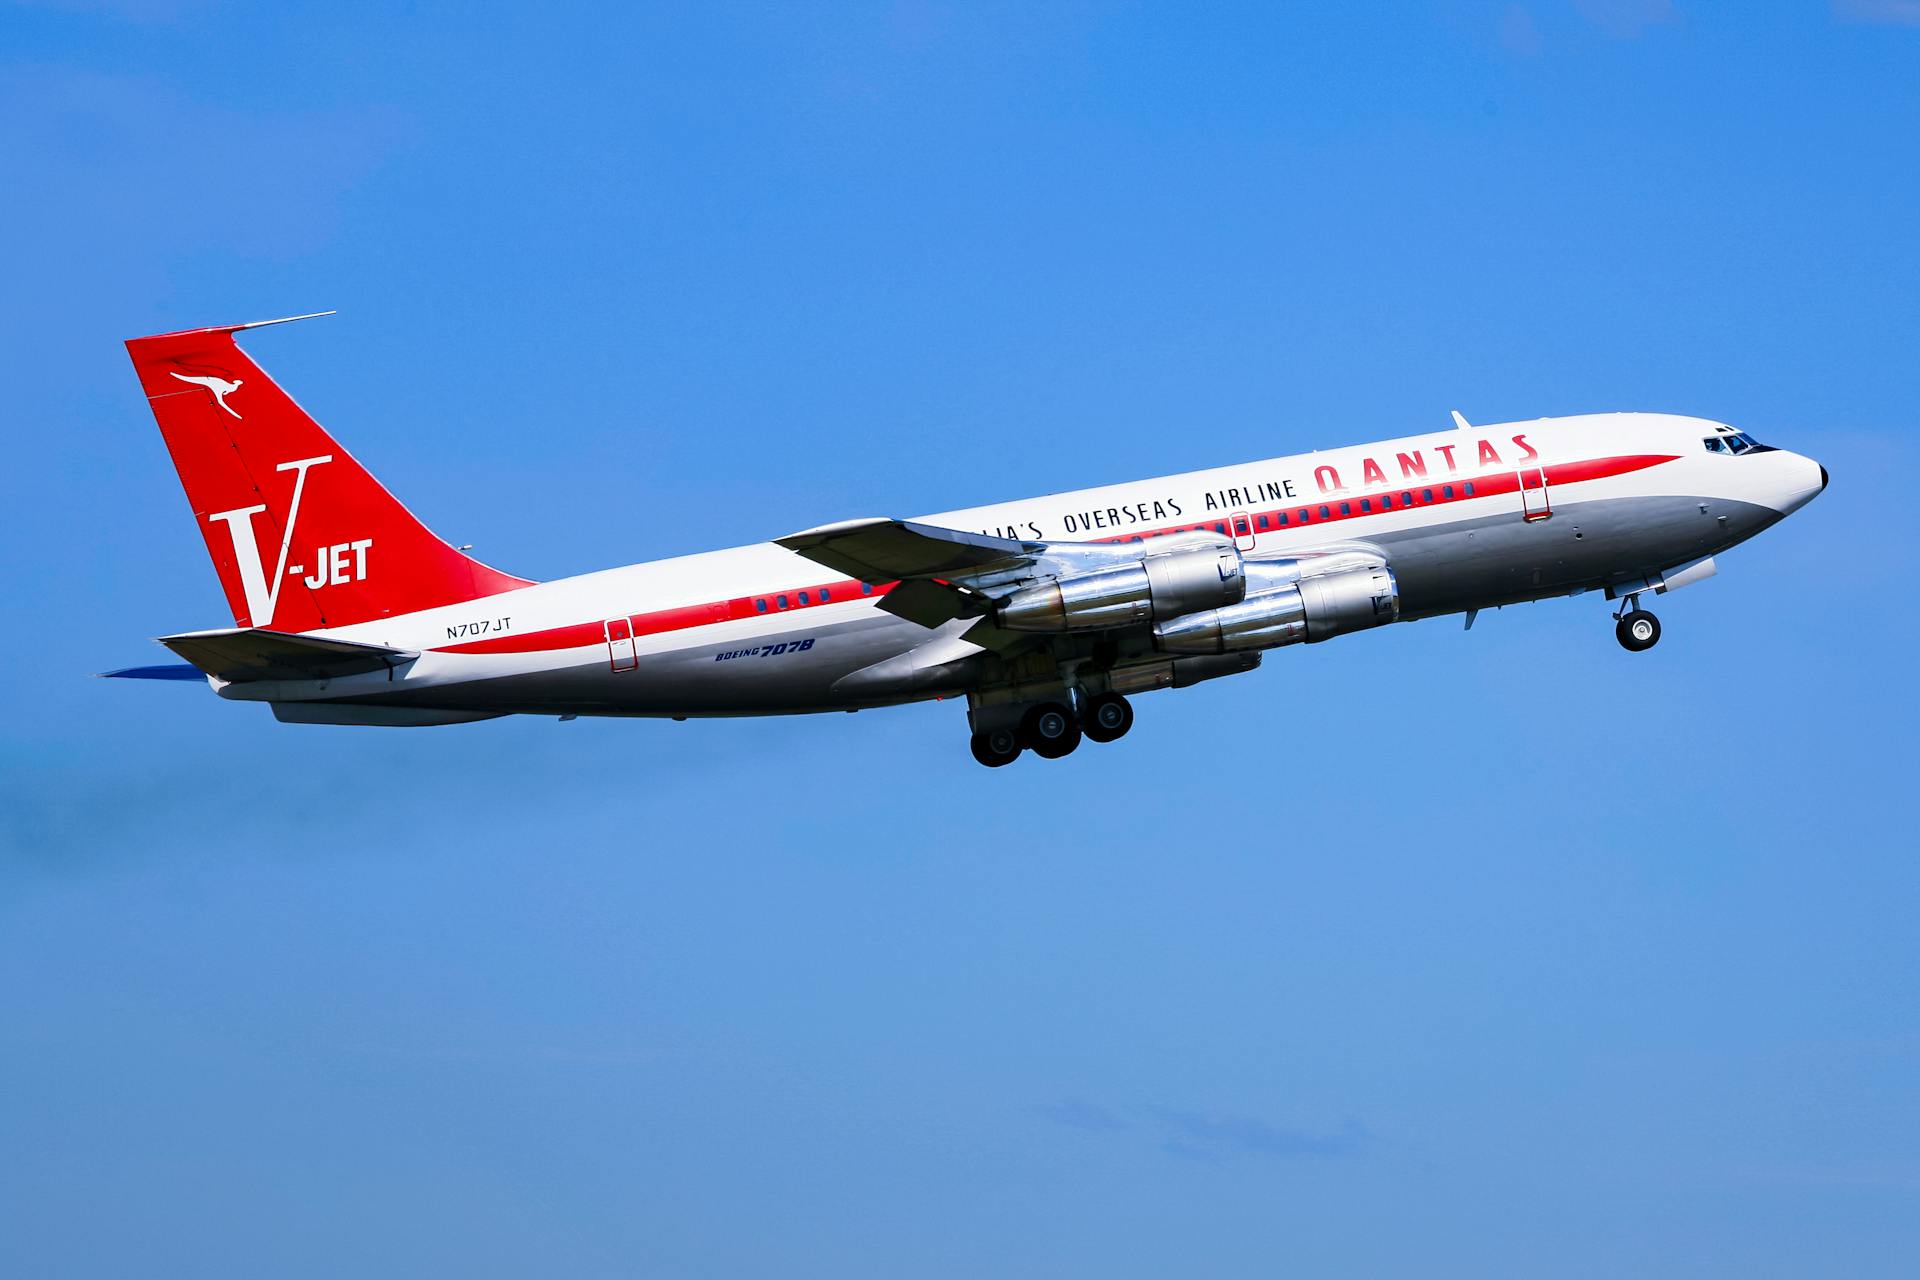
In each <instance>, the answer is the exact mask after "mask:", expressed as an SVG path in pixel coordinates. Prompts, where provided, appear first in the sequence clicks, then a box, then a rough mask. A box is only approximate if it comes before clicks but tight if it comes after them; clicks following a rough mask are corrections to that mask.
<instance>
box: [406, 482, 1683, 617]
mask: <svg viewBox="0 0 1920 1280" xmlns="http://www.w3.org/2000/svg"><path fill="white" fill-rule="evenodd" d="M1678 456H1679V455H1677V454H1661V453H1641V454H1631V455H1627V456H1623V457H1617V458H1593V459H1590V460H1587V461H1584V462H1560V463H1555V464H1553V465H1552V466H1549V467H1547V468H1546V478H1547V488H1548V497H1549V498H1551V497H1552V489H1553V488H1554V487H1555V486H1557V485H1564V484H1579V483H1580V482H1581V481H1584V480H1605V479H1608V478H1610V477H1612V476H1621V475H1626V474H1628V473H1629V472H1633V471H1644V470H1646V469H1647V468H1648V467H1657V466H1659V465H1660V464H1661V463H1663V462H1672V461H1674V459H1675V458H1676V457H1678ZM1538 474H1539V469H1538V468H1536V467H1520V468H1518V469H1517V470H1514V471H1500V472H1495V473H1493V474H1491V475H1476V476H1473V477H1471V478H1467V477H1461V476H1447V477H1444V478H1423V479H1420V480H1419V481H1418V482H1415V481H1414V480H1412V479H1403V480H1402V481H1401V482H1400V484H1399V485H1397V486H1395V487H1394V488H1391V489H1373V490H1369V491H1367V492H1366V493H1363V494H1355V493H1348V494H1322V495H1321V496H1320V497H1319V498H1318V499H1317V500H1314V501H1305V500H1303V501H1300V502H1296V503H1295V504H1293V505H1292V506H1288V507H1275V508H1269V509H1267V510H1264V511H1244V512H1242V511H1236V512H1234V513H1233V517H1221V518H1219V519H1214V520H1203V521H1200V522H1198V523H1195V524H1181V525H1172V526H1170V527H1168V528H1165V529H1150V530H1147V531H1145V532H1142V533H1126V534H1120V535H1118V536H1116V537H1111V538H1098V539H1094V541H1098V542H1138V541H1144V540H1146V539H1147V538H1157V537H1160V536H1161V535H1163V534H1169V533H1186V532H1188V531H1191V530H1209V531H1212V532H1216V533H1225V534H1227V535H1228V536H1232V529H1231V528H1230V526H1229V525H1228V523H1227V522H1228V520H1229V519H1232V518H1235V517H1239V516H1243V515H1244V516H1245V517H1247V519H1248V520H1249V522H1250V527H1251V528H1252V529H1253V532H1254V533H1255V534H1260V533H1285V532H1290V531H1292V530H1294V529H1300V528H1307V527H1311V526H1316V525H1323V524H1332V523H1334V522H1336V521H1340V520H1359V519H1362V518H1364V517H1366V516H1374V515H1386V514H1390V513H1392V512H1395V511H1403V510H1406V509H1408V508H1407V504H1406V503H1404V502H1402V501H1401V497H1402V495H1403V494H1408V493H1411V494H1412V495H1413V503H1412V505H1413V506H1415V507H1438V506H1445V505H1447V504H1449V503H1455V502H1471V501H1474V500H1476V499H1479V498H1491V497H1496V496H1498V495H1500V494H1506V493H1515V492H1517V491H1518V490H1519V488H1520V484H1521V477H1522V476H1525V477H1526V478H1527V480H1528V481H1529V483H1528V489H1529V491H1532V490H1533V489H1535V488H1537V487H1538V485H1537V482H1535V477H1537V476H1538ZM1468 485H1472V486H1473V492H1472V493H1471V494H1468V493H1467V492H1466V487H1467V486H1468ZM1449 486H1451V487H1452V490H1453V496H1452V497H1448V496H1446V493H1447V489H1448V487H1449ZM1429 491H1431V492H1432V494H1433V498H1432V499H1431V500H1430V501H1429V500H1428V499H1427V498H1426V497H1425V496H1424V495H1425V494H1427V493H1428V492H1429ZM1363 502H1364V503H1365V504H1366V506H1365V508H1364V509H1363V507H1362V506H1361V504H1362V503H1363ZM1383 502H1384V503H1387V504H1390V505H1382V504H1383ZM1323 507H1324V508H1326V511H1327V514H1326V515H1324V516H1323V515H1321V514H1320V511H1321V508H1323ZM1303 512H1304V513H1305V518H1304V519H1302V518H1298V517H1299V516H1300V514H1301V513H1303ZM1516 514H1517V512H1516ZM1262 516H1264V517H1266V520H1267V527H1265V528H1260V527H1259V525H1258V523H1257V522H1258V521H1259V519H1260V518H1261V517H1262ZM1283 516H1284V517H1285V521H1284V522H1283V521H1282V517H1283ZM896 585H897V584H895V583H891V582H889V583H886V584H884V585H876V586H875V587H874V588H873V590H872V591H871V592H868V591H866V590H865V588H864V586H863V585H862V583H861V582H860V581H859V579H857V578H843V579H840V580H839V581H837V582H825V583H821V584H819V585H817V586H809V587H797V588H793V589H790V590H787V591H768V592H762V593H760V594H758V595H751V596H735V597H734V598H733V599H731V600H715V601H712V602H710V603H706V604H690V605H681V606H679V607H678V608H673V609H659V610H656V611H654V612H652V613H636V614H633V615H631V616H630V617H629V619H628V621H629V622H630V623H631V624H632V626H633V634H634V636H635V637H636V638H637V637H639V636H651V635H659V634H660V633H662V632H665V631H686V630H690V629H692V628H694V627H705V626H711V625H712V624H714V623H716V622H732V621H734V620H736V619H740V618H764V617H769V616H771V615H773V614H775V613H794V612H797V611H799V610H801V609H817V608H819V607H820V606H822V605H831V604H845V603H847V602H848V601H850V600H875V599H878V598H879V597H881V596H883V595H885V594H886V593H887V592H889V591H891V590H893V588H894V587H895V586H896ZM781 596H785V597H786V599H787V608H785V609H781V608H779V606H778V601H779V598H780V597H781ZM803 597H804V603H802V598H803ZM761 601H765V602H766V603H765V608H764V609H763V608H762V607H761V604H760V602H761ZM606 639H607V632H606V623H605V622H575V623H572V624H570V625H568V626H564V627H552V628H549V629H548V630H545V631H529V632H527V633H526V634H525V635H519V636H495V637H494V638H492V639H490V640H471V641H468V642H467V643H465V644H450V645H444V646H442V647H441V648H438V649H436V650H434V652H435V653H540V652H545V651H548V650H554V649H581V648H585V647H587V646H588V645H596V644H604V643H606Z"/></svg>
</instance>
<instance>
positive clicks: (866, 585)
mask: <svg viewBox="0 0 1920 1280" xmlns="http://www.w3.org/2000/svg"><path fill="white" fill-rule="evenodd" d="M860 594H861V595H863V596H870V595H872V594H873V584H872V583H871V582H863V583H861V584H860Z"/></svg>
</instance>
